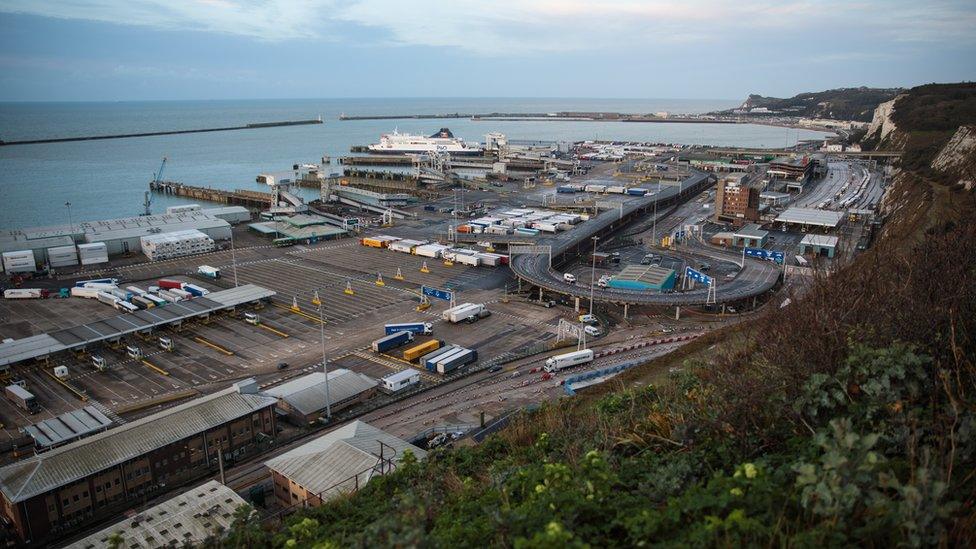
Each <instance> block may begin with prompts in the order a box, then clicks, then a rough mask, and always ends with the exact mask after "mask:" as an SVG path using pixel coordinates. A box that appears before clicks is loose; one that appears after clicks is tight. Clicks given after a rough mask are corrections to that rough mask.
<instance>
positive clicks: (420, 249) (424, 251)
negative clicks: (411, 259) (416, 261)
mask: <svg viewBox="0 0 976 549" xmlns="http://www.w3.org/2000/svg"><path fill="white" fill-rule="evenodd" d="M450 249H451V248H450V247H448V246H441V245H440V244H427V245H424V246H417V247H416V248H414V250H413V253H414V254H416V255H419V256H423V257H432V258H434V259H436V258H438V257H441V255H442V254H443V253H444V251H445V250H450Z"/></svg>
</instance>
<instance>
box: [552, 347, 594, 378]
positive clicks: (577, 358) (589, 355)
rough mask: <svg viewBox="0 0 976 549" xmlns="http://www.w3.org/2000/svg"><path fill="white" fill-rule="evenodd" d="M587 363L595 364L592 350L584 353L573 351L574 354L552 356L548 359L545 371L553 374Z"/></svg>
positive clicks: (586, 350)
mask: <svg viewBox="0 0 976 549" xmlns="http://www.w3.org/2000/svg"><path fill="white" fill-rule="evenodd" d="M587 362H593V350H592V349H584V350H582V351H573V352H572V353H566V354H562V355H556V356H551V357H549V358H547V359H546V366H545V370H546V371H547V372H549V373H550V374H551V373H554V372H558V371H559V370H562V369H564V368H569V367H571V366H577V365H579V364H586V363H587Z"/></svg>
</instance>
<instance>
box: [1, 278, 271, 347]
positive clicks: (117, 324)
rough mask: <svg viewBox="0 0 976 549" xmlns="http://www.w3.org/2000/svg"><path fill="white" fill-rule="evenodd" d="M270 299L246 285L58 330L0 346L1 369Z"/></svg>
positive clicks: (265, 292)
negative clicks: (16, 363)
mask: <svg viewBox="0 0 976 549" xmlns="http://www.w3.org/2000/svg"><path fill="white" fill-rule="evenodd" d="M273 295H275V292H273V291H271V290H268V289H266V288H262V287H260V286H255V285H253V284H245V285H243V286H238V287H236V288H231V289H229V290H220V291H218V292H210V293H209V294H207V296H206V297H197V298H194V299H191V300H188V301H181V302H179V303H167V304H166V305H163V306H161V307H153V308H152V309H146V310H142V311H137V312H135V313H131V314H124V315H119V316H114V317H111V318H106V319H104V320H99V321H96V322H91V323H88V324H83V325H81V326H75V327H73V328H66V329H63V330H58V331H56V332H51V333H50V334H40V335H35V336H31V337H26V338H23V339H17V340H14V341H10V342H7V343H0V366H5V365H8V364H12V363H14V362H19V361H21V360H27V359H31V358H37V357H42V356H47V355H49V354H53V353H57V352H60V351H65V350H68V349H73V348H75V347H84V346H86V345H90V344H92V343H97V342H99V341H104V340H108V339H115V338H117V337H121V336H123V335H125V334H130V333H133V332H140V331H143V330H147V329H149V328H153V327H156V326H163V325H166V324H170V323H173V322H176V321H179V320H185V319H188V318H193V317H196V316H201V315H205V314H209V313H212V312H214V311H218V310H221V309H226V308H227V307H235V306H237V305H241V304H243V303H250V302H253V301H257V300H259V299H262V298H266V297H271V296H273Z"/></svg>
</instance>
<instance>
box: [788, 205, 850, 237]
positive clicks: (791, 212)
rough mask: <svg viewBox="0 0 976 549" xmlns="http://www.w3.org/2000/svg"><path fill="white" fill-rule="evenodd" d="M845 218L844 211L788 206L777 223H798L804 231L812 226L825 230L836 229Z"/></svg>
mask: <svg viewBox="0 0 976 549" xmlns="http://www.w3.org/2000/svg"><path fill="white" fill-rule="evenodd" d="M843 220H844V212H835V211H832V210H818V209H817V208H787V210H786V211H785V212H783V213H781V214H779V216H778V217H776V222H777V223H782V224H784V225H798V226H800V227H801V228H802V229H803V231H804V232H806V231H807V230H809V229H810V228H814V227H817V228H821V229H825V230H832V229H836V228H837V227H838V226H839V225H840V224H841V222H842V221H843Z"/></svg>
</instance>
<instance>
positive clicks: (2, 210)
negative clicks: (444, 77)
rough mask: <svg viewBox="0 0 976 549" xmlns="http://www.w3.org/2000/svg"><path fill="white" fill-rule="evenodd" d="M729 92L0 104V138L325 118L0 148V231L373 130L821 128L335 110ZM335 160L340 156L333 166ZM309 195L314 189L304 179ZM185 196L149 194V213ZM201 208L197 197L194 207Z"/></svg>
mask: <svg viewBox="0 0 976 549" xmlns="http://www.w3.org/2000/svg"><path fill="white" fill-rule="evenodd" d="M738 104H739V101H738V100H677V99H509V98H504V99H490V98H486V99H471V98H464V99H460V98H459V99H450V98H447V99H445V98H429V99H420V98H411V99H275V100H221V101H132V102H104V103H98V102H91V103H89V102H85V103H82V102H78V103H0V139H3V140H5V141H14V140H25V139H43V138H55V137H72V136H83V135H103V134H119V133H136V132H152V131H166V130H181V129H195V128H206V127H221V126H237V125H244V124H248V123H252V122H271V121H283V120H300V119H313V118H317V117H319V116H321V117H322V120H323V121H324V122H325V123H324V124H317V125H306V126H288V127H278V128H262V129H249V130H240V131H226V132H213V133H198V134H181V135H166V136H154V137H136V138H126V139H110V140H99V141H80V142H67V143H51V144H37V145H16V146H4V147H0V229H20V228H26V227H35V226H47V225H57V224H65V223H69V222H71V223H76V222H78V221H94V220H99V219H110V218H116V217H126V216H132V215H138V214H139V213H141V212H142V211H143V207H142V204H143V198H144V197H143V194H144V192H145V191H146V190H148V184H149V181H150V180H151V179H152V178H153V174H154V173H155V172H156V171H158V170H159V168H160V163H161V161H162V158H163V157H166V158H167V159H168V160H167V163H166V167H165V170H164V173H163V179H166V180H170V181H179V182H182V183H186V184H188V185H196V186H206V187H213V188H219V189H227V190H234V189H248V190H266V189H267V188H266V187H265V186H264V185H261V184H258V183H257V182H256V181H255V177H256V176H257V175H258V174H260V173H266V172H283V171H288V170H290V169H291V166H292V165H293V164H296V163H318V162H319V161H320V159H321V158H322V157H323V156H329V157H331V158H332V159H333V162H336V160H335V159H336V158H338V157H339V156H343V155H346V154H349V149H350V147H352V146H354V145H368V144H370V143H375V142H377V141H378V140H379V137H380V134H382V133H386V132H390V131H392V130H394V129H398V130H399V131H401V132H410V133H422V134H427V135H429V134H432V133H434V132H435V131H437V130H438V129H440V128H441V127H447V128H450V130H451V131H452V132H453V133H454V134H455V135H456V136H458V137H463V138H464V139H465V140H466V141H475V142H481V141H484V135H485V134H486V133H488V132H501V133H503V134H505V135H506V136H507V137H508V138H509V139H510V140H546V141H578V140H586V139H603V140H627V141H649V142H663V143H681V144H704V145H718V146H747V147H783V146H787V145H792V144H794V143H796V142H797V141H798V140H805V139H820V138H823V137H825V136H827V135H830V134H825V133H823V132H816V131H810V130H796V129H788V128H781V127H773V126H762V125H752V124H675V123H626V122H577V121H495V120H492V121H476V120H470V119H441V120H414V119H398V120H363V121H340V120H339V116H340V115H341V114H346V115H350V116H352V115H400V114H443V113H455V112H458V113H486V112H504V113H520V112H522V113H540V112H546V113H548V112H558V111H590V112H592V111H611V112H626V113H656V112H661V111H666V112H669V113H684V114H693V113H703V112H710V111H714V110H721V109H728V108H732V107H735V106H736V105H738ZM334 167H335V169H336V170H338V169H339V166H337V165H336V166H334ZM301 192H302V194H304V195H305V196H306V197H307V198H313V197H314V196H315V194H316V193H315V191H313V190H310V189H308V190H306V189H303V190H302V191H301ZM188 203H193V201H192V200H186V199H181V198H174V197H168V196H159V195H156V196H154V197H153V201H152V210H153V212H154V213H159V212H163V211H164V210H165V208H166V207H167V206H172V205H177V204H188ZM205 206H206V205H205Z"/></svg>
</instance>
